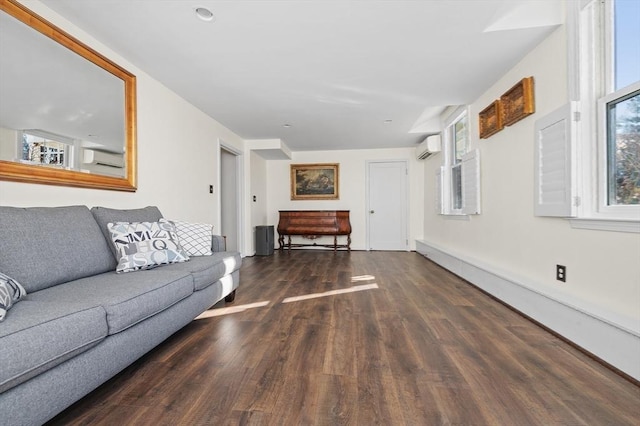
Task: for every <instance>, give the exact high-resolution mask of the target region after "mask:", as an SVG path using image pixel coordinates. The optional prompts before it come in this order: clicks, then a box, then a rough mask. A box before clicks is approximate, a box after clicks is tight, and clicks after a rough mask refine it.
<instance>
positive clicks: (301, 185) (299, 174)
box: [291, 163, 340, 200]
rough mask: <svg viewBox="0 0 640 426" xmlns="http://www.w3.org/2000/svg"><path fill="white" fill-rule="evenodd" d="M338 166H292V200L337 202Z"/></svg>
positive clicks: (338, 187)
mask: <svg viewBox="0 0 640 426" xmlns="http://www.w3.org/2000/svg"><path fill="white" fill-rule="evenodd" d="M339 198H340V164H338V163H325V164H292V165H291V199H292V200H338V199H339Z"/></svg>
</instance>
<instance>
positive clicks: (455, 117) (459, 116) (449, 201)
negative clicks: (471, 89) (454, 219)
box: [442, 105, 470, 216]
mask: <svg viewBox="0 0 640 426" xmlns="http://www.w3.org/2000/svg"><path fill="white" fill-rule="evenodd" d="M469 117H470V116H469V107H468V106H467V105H464V106H460V107H458V108H456V109H455V110H453V111H452V112H451V113H450V114H449V116H448V117H447V118H446V119H445V120H444V123H443V124H444V125H443V128H444V131H443V136H444V137H443V139H444V149H443V151H444V164H443V169H442V173H443V175H442V188H443V191H442V205H443V209H442V214H443V215H447V216H466V214H465V213H464V199H463V191H464V189H463V186H464V182H463V181H462V157H461V158H460V159H459V160H458V158H457V151H456V148H457V144H456V142H457V140H456V131H455V125H456V124H457V123H459V122H460V121H461V120H463V119H466V122H465V139H466V147H465V152H464V154H463V156H464V155H465V154H467V153H468V152H469V147H470V140H469V138H470V132H469V121H470V120H469ZM454 168H459V170H460V173H459V175H460V179H459V183H460V188H459V191H460V193H459V199H460V207H459V208H454V201H455V200H456V192H455V189H454V186H453V184H454V179H453V169H454Z"/></svg>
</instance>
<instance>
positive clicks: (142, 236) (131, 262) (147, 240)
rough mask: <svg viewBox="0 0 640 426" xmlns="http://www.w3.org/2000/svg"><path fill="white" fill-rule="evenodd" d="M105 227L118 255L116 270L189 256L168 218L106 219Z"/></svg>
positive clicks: (150, 266) (154, 265)
mask: <svg viewBox="0 0 640 426" xmlns="http://www.w3.org/2000/svg"><path fill="white" fill-rule="evenodd" d="M107 227H108V228H109V233H110V234H111V240H112V241H113V244H114V245H115V247H116V251H117V252H118V256H119V260H118V266H117V268H116V272H131V271H137V270H140V269H151V268H155V267H156V266H159V265H166V264H169V263H177V262H185V261H187V260H189V256H188V255H187V253H186V252H185V251H184V249H183V248H182V246H181V245H180V240H179V238H178V234H177V233H176V229H175V226H174V225H173V224H171V223H169V222H162V223H160V222H132V223H124V222H117V223H109V224H108V225H107Z"/></svg>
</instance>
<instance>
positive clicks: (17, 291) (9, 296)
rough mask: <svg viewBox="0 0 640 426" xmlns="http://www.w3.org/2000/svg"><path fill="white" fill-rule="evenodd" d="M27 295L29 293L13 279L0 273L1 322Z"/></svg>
mask: <svg viewBox="0 0 640 426" xmlns="http://www.w3.org/2000/svg"><path fill="white" fill-rule="evenodd" d="M26 295H27V291H26V290H25V289H24V287H22V286H21V285H20V283H19V282H18V281H16V280H14V279H13V278H11V277H9V276H7V275H5V274H3V273H2V272H0V321H3V320H4V317H5V316H6V315H7V311H8V310H9V308H11V306H13V305H14V304H15V303H16V302H17V301H19V300H20V299H22V298H23V297H24V296H26Z"/></svg>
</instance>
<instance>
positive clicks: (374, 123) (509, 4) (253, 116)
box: [42, 0, 563, 151]
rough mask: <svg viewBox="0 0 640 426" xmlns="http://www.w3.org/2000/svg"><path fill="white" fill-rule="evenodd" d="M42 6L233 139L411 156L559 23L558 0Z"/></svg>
mask: <svg viewBox="0 0 640 426" xmlns="http://www.w3.org/2000/svg"><path fill="white" fill-rule="evenodd" d="M42 2H43V3H44V4H45V5H47V6H48V7H50V8H51V9H53V10H54V11H56V12H58V13H59V14H61V15H62V16H64V17H65V18H67V19H68V20H70V21H71V22H73V23H74V24H76V25H78V26H79V27H80V28H83V29H84V30H86V31H87V32H89V33H90V34H92V35H93V36H94V37H95V38H97V39H98V40H100V41H101V42H103V43H104V44H106V45H108V46H109V47H111V48H112V49H114V50H115V51H117V52H118V53H120V54H121V55H122V56H123V57H125V58H127V60H129V61H130V62H131V63H133V64H135V65H136V66H137V67H139V68H141V69H143V70H144V71H145V72H146V73H148V74H150V75H151V76H153V77H154V78H156V79H157V80H159V81H161V82H162V83H163V84H164V85H166V86H167V87H169V88H171V89H172V90H174V91H175V92H177V93H178V94H179V95H181V96H182V97H184V98H185V99H186V100H188V101H189V102H191V103H192V104H194V105H196V106H197V107H198V108H200V109H201V110H202V111H204V112H205V113H207V114H208V115H210V116H211V117H213V118H215V119H216V120H218V121H219V122H220V123H222V124H223V125H225V126H227V127H228V128H230V129H231V130H233V131H234V132H236V133H237V134H238V135H240V136H241V137H243V138H245V139H273V138H280V139H282V140H283V141H284V142H285V143H286V145H288V146H289V147H290V148H291V149H292V150H293V151H305V150H325V149H326V150H331V149H358V148H387V147H403V146H413V145H414V144H415V143H417V142H419V141H420V140H421V139H422V138H423V137H424V135H425V134H426V133H429V132H430V131H433V130H434V129H433V127H432V125H430V124H429V118H432V117H433V116H434V114H436V115H437V114H438V113H439V112H440V111H441V110H442V108H443V107H445V106H447V105H457V104H465V103H469V102H472V101H473V100H475V99H476V98H477V97H478V96H479V95H480V94H481V93H482V92H483V91H484V90H486V89H487V88H488V87H489V86H490V85H491V84H492V83H494V82H495V81H496V80H497V79H498V78H499V77H500V76H501V75H502V74H504V73H505V72H506V71H507V70H508V69H509V68H510V67H512V66H513V65H515V64H516V63H517V62H518V60H520V59H521V58H522V57H523V56H524V55H525V54H526V53H527V52H528V51H529V50H530V49H531V48H533V47H534V46H535V45H536V44H538V43H539V42H540V41H541V40H542V39H543V38H544V37H545V36H546V35H547V34H549V33H550V32H551V31H552V30H553V28H554V27H555V26H557V25H558V24H560V23H561V22H562V20H563V12H562V10H563V5H562V3H563V2H562V1H560V0H533V1H531V0H426V1H401V0H397V1H346V0H326V1H321V0H299V1H293V0H290V1H269V0H262V1H260V0H254V1H212V0H163V1H156V0H135V1H132V0H42ZM196 7H206V8H208V9H210V10H211V11H212V12H213V14H214V15H215V20H214V21H212V22H204V21H202V20H199V19H198V18H197V17H196V15H195V8H196ZM523 77H524V76H523ZM514 83H515V82H514ZM385 120H392V121H391V122H390V123H385ZM285 124H289V125H291V127H289V128H285V127H283V125H285Z"/></svg>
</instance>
